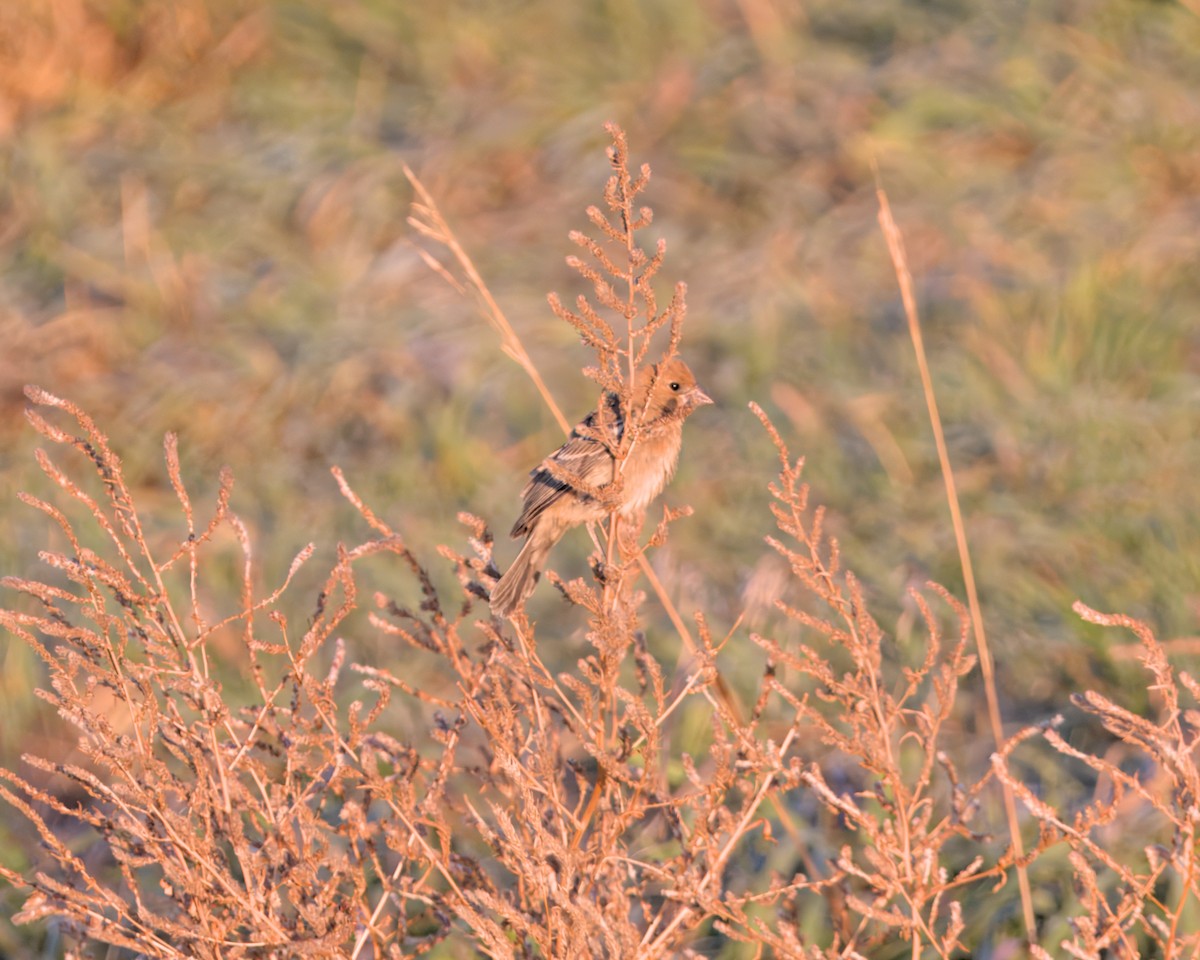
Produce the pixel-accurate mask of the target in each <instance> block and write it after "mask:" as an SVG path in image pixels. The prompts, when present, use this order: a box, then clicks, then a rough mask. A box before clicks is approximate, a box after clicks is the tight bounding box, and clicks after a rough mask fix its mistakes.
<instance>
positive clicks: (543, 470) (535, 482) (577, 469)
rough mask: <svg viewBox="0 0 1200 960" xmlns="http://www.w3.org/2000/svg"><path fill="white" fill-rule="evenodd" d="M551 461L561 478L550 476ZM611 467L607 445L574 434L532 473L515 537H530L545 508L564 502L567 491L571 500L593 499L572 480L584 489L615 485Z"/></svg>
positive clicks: (525, 491) (514, 527)
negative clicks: (574, 498) (576, 498)
mask: <svg viewBox="0 0 1200 960" xmlns="http://www.w3.org/2000/svg"><path fill="white" fill-rule="evenodd" d="M590 419H591V418H590V417H589V420H590ZM586 422H587V421H585V423H586ZM549 461H554V467H555V473H558V474H559V475H560V476H557V477H556V476H555V475H554V473H551V471H550V469H549V468H548V467H547V463H548V462H549ZM612 465H613V458H612V454H610V453H609V452H608V449H607V448H606V447H605V446H604V444H602V443H600V442H599V441H598V440H593V439H592V438H590V437H581V436H580V435H579V434H578V433H574V432H572V434H571V436H570V438H569V439H568V440H567V442H566V443H564V444H563V445H562V446H561V447H559V448H558V449H557V450H556V451H555V452H554V453H552V454H551V455H550V456H548V457H547V458H546V459H545V460H543V461H542V462H541V463H540V464H538V466H537V467H535V468H534V469H533V470H531V471H530V472H529V482H528V483H526V484H525V489H524V490H522V491H521V496H522V497H523V498H524V501H525V503H524V507H523V508H522V510H521V515H520V516H519V517H518V518H517V522H516V523H515V524H513V528H512V536H514V537H521V536H524V535H525V534H527V533H529V531H530V529H531V528H532V527H533V524H534V523H535V521H536V520H537V518H538V517H540V516H541V515H542V513H543V512H545V510H546V508H547V507H549V506H550V505H551V504H553V503H556V502H558V501H559V500H560V499H562V497H563V495H564V494H566V493H568V491H569V492H570V493H571V495H572V496H578V497H580V498H582V499H590V497H589V496H588V495H587V494H586V493H583V492H581V491H578V490H576V489H575V487H574V486H573V485H572V484H571V483H570V482H569V478H571V477H578V478H579V480H580V481H581V486H586V487H600V486H603V485H604V484H606V483H610V482H611V481H612V478H613V471H612ZM564 478H568V479H564Z"/></svg>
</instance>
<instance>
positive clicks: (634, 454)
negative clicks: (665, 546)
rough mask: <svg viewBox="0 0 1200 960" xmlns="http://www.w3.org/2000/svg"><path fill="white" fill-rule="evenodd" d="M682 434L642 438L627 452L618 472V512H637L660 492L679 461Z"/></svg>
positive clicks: (669, 433)
mask: <svg viewBox="0 0 1200 960" xmlns="http://www.w3.org/2000/svg"><path fill="white" fill-rule="evenodd" d="M681 440H682V433H681V432H680V431H678V430H672V431H669V432H667V433H666V434H664V435H662V436H656V437H643V438H642V439H641V440H640V441H639V442H638V443H637V445H636V446H635V447H634V448H633V450H632V451H631V452H630V454H629V457H628V458H627V459H626V461H625V469H624V471H623V473H622V481H623V485H622V495H621V500H622V504H621V513H622V514H624V515H626V516H628V515H631V514H635V513H640V512H641V511H643V510H645V509H646V507H648V506H650V503H651V501H652V500H654V498H655V497H657V496H658V495H659V494H660V493H662V489H663V487H665V486H666V485H667V481H668V480H670V479H671V475H672V474H674V473H675V465H676V464H677V463H678V462H679V447H680V442H681Z"/></svg>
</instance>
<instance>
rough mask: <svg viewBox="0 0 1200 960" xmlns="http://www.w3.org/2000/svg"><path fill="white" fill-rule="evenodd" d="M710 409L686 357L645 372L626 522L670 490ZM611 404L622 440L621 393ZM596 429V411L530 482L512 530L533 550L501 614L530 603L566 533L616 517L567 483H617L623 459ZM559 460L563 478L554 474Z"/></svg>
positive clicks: (513, 575) (496, 591)
mask: <svg viewBox="0 0 1200 960" xmlns="http://www.w3.org/2000/svg"><path fill="white" fill-rule="evenodd" d="M706 403H712V399H711V398H710V397H709V396H708V394H706V393H705V392H704V391H703V390H701V389H700V387H699V386H698V385H697V384H696V378H695V377H694V376H693V375H692V371H691V370H689V369H688V365H687V364H686V363H684V362H683V361H682V360H680V359H679V358H678V357H676V358H674V359H671V360H667V361H666V362H665V363H661V364H655V365H654V366H653V367H652V368H650V369H649V370H642V371H640V372H639V374H638V377H637V379H636V380H635V381H634V385H633V403H632V410H633V411H634V416H635V417H637V418H639V422H640V423H641V430H640V432H639V433H638V435H637V439H636V441H635V443H634V446H633V449H632V450H631V451H630V452H629V455H628V456H627V457H626V458H625V461H624V467H623V469H622V471H621V480H622V486H621V493H620V501H619V503H618V506H617V510H618V512H619V513H620V515H621V516H622V517H630V516H635V515H637V514H638V513H639V512H640V511H642V510H645V509H646V507H647V506H649V505H650V502H651V501H652V500H653V499H654V498H655V497H657V496H658V495H659V494H660V493H661V492H662V488H663V487H665V486H666V485H667V481H668V480H670V479H671V475H672V474H674V472H675V465H676V464H677V463H678V462H679V448H680V446H681V444H682V441H683V421H684V420H685V419H687V417H688V415H689V414H690V413H691V412H692V411H693V410H695V409H696V408H697V407H701V406H703V405H704V404H706ZM608 404H609V410H610V412H611V417H610V418H609V424H610V428H611V429H612V430H613V431H614V440H619V439H620V437H621V435H622V433H623V432H624V423H623V422H622V414H621V405H620V402H619V400H618V398H617V396H616V395H615V394H609V396H608ZM596 429H597V417H596V412H595V411H593V412H592V413H590V414H589V415H588V416H587V418H586V419H585V420H584V421H583V422H582V423H580V424H579V425H578V426H577V427H576V428H575V429H574V430H572V431H571V436H570V437H569V438H568V439H567V442H566V443H564V444H563V445H562V446H561V447H559V448H558V449H557V450H556V451H555V452H554V453H552V454H550V456H548V457H547V458H546V459H545V460H543V461H542V462H541V463H540V464H539V465H538V466H537V467H535V468H534V469H533V470H531V471H530V472H529V477H530V479H529V482H528V483H526V484H525V489H524V490H523V491H521V496H522V498H523V499H524V501H525V502H524V507H523V509H522V510H521V515H520V516H519V517H518V518H517V522H516V523H515V524H513V528H512V537H513V538H514V539H516V538H517V537H525V546H523V547H522V548H521V552H520V553H519V554H517V559H516V560H514V561H513V565H512V566H511V567H509V568H508V573H506V574H505V575H504V576H503V577H501V578H500V581H499V582H498V583H497V584H496V586H495V587H493V588H492V612H493V613H495V614H496V615H497V616H501V617H506V616H509V615H510V614H511V613H512V612H513V611H514V610H516V609H517V608H518V607H520V606H521V605H522V604H523V603H524V602H525V600H526V598H527V597H528V596H529V595H530V594H531V593H532V592H533V588H534V586H535V585H536V584H537V581H538V577H540V576H541V573H542V564H543V563H544V562H545V560H546V554H548V553H549V552H550V548H551V547H553V546H554V545H555V544H556V543H558V541H559V539H560V538H561V537H562V535H563V534H564V533H566V532H567V531H568V530H569V529H571V527H577V526H579V524H581V523H590V522H596V521H599V520H603V519H604V518H605V517H606V516H608V511H609V509H610V507H608V506H606V505H605V504H604V503H602V502H601V501H600V500H598V499H597V498H596V497H595V496H593V495H591V494H589V493H585V492H583V491H581V490H577V489H575V488H574V487H572V486H571V484H570V483H568V482H567V481H566V480H563V479H560V478H561V477H563V476H569V477H578V478H579V480H580V483H579V486H580V487H584V488H585V489H591V490H596V489H597V488H599V487H602V486H604V485H605V484H608V483H612V482H613V479H614V467H615V465H616V460H615V459H614V457H613V455H612V454H611V453H610V452H609V451H608V448H607V447H606V446H605V445H604V444H603V443H601V442H600V440H598V439H596V438H595V436H594V433H595V430H596ZM552 461H553V463H554V464H555V465H556V467H557V468H558V469H557V471H556V472H557V473H558V475H559V476H558V477H556V476H555V475H554V473H552V472H551V471H550V470H549V469H548V468H547V464H549V463H550V462H552Z"/></svg>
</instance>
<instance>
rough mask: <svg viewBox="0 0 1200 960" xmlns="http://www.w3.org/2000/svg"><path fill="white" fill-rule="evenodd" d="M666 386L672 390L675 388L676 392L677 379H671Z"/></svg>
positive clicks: (677, 387)
mask: <svg viewBox="0 0 1200 960" xmlns="http://www.w3.org/2000/svg"><path fill="white" fill-rule="evenodd" d="M667 386H668V387H670V388H671V389H672V390H675V391H676V392H678V390H679V383H678V381H675V380H672V381H671V382H670V383H668V384H667Z"/></svg>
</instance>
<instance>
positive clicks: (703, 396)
mask: <svg viewBox="0 0 1200 960" xmlns="http://www.w3.org/2000/svg"><path fill="white" fill-rule="evenodd" d="M690 393H691V395H692V406H693V407H702V406H704V405H705V404H706V403H712V402H713V398H712V397H710V396H709V395H708V394H707V393H705V392H704V391H703V390H701V389H700V388H699V387H692V389H691V391H690Z"/></svg>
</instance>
